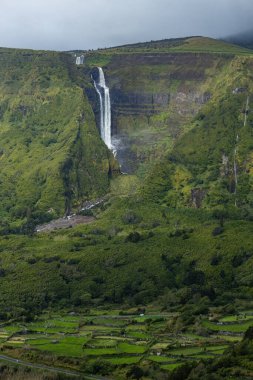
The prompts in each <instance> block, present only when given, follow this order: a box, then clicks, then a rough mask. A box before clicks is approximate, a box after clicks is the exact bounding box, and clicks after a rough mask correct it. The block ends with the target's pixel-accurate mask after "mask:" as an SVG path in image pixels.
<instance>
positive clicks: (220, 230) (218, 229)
mask: <svg viewBox="0 0 253 380" xmlns="http://www.w3.org/2000/svg"><path fill="white" fill-rule="evenodd" d="M223 232H224V229H223V228H222V227H215V228H214V230H213V231H212V235H213V236H218V235H221V234H222V233H223Z"/></svg>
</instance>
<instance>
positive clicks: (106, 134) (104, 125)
mask: <svg viewBox="0 0 253 380" xmlns="http://www.w3.org/2000/svg"><path fill="white" fill-rule="evenodd" d="M98 71H99V76H98V81H97V82H96V81H95V80H94V86H95V89H96V91H97V93H98V96H99V102H100V135H101V138H102V139H103V141H104V143H105V144H106V145H107V147H108V148H109V149H111V150H112V151H113V153H114V155H115V153H116V152H115V150H114V147H113V145H112V134H111V100H110V90H109V88H108V87H107V86H106V83H105V75H104V72H103V69H102V68H101V67H98Z"/></svg>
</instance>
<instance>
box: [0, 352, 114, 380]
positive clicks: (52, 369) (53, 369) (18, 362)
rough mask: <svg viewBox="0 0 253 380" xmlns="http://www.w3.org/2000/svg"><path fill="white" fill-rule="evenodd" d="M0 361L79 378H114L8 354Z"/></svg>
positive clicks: (0, 358) (84, 379) (0, 356)
mask: <svg viewBox="0 0 253 380" xmlns="http://www.w3.org/2000/svg"><path fill="white" fill-rule="evenodd" d="M0 361H4V362H8V363H12V364H15V365H19V366H23V367H30V368H34V369H40V370H45V371H49V372H54V373H62V374H64V375H69V376H72V377H73V378H77V379H83V380H112V379H109V378H106V377H101V376H95V375H85V374H83V373H81V372H77V371H70V370H67V369H63V368H56V367H49V366H47V365H44V364H35V363H31V362H26V361H24V360H20V359H14V358H12V357H10V356H7V355H0Z"/></svg>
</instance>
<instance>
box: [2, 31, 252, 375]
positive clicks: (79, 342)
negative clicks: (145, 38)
mask: <svg viewBox="0 0 253 380" xmlns="http://www.w3.org/2000/svg"><path fill="white" fill-rule="evenodd" d="M78 54H79V53H78ZM1 57H2V60H3V62H2V64H1V65H0V75H1V78H2V82H1V86H2V87H1V92H0V95H1V98H0V99H2V100H1V102H0V106H1V110H2V111H1V115H2V116H1V124H0V127H1V129H0V133H1V144H2V145H1V144H0V146H1V147H2V150H1V159H0V169H1V174H0V179H1V181H2V182H1V184H2V191H1V193H0V196H1V207H2V209H1V213H2V234H1V236H0V294H1V297H0V310H1V313H0V318H1V319H2V320H3V321H5V322H3V323H6V325H5V326H4V327H5V330H3V331H2V334H3V338H1V339H3V343H2V348H3V350H6V351H5V353H6V352H7V354H8V355H10V356H11V355H13V356H15V357H23V359H26V360H29V361H30V360H35V361H36V360H37V361H42V362H44V363H49V364H50V365H59V366H65V367H69V368H71V369H78V370H80V369H81V370H84V371H89V372H91V373H93V374H96V373H100V374H105V375H112V373H114V374H116V375H115V376H116V377H115V378H118V379H126V378H127V377H129V378H131V377H133V376H135V377H136V378H141V377H143V378H147V379H158V378H159V379H162V380H163V379H166V380H168V379H183V378H185V379H186V378H187V377H188V376H192V377H190V378H191V379H194V378H196V379H197V378H199V376H201V374H202V378H205V377H204V376H205V375H206V376H209V373H210V372H211V371H212V370H214V371H216V372H217V374H218V376H220V375H221V376H222V373H224V374H225V375H227V374H229V375H230V374H232V375H231V378H232V379H233V376H234V374H235V372H233V371H234V369H233V371H232V372H231V371H230V369H227V367H228V365H227V364H229V363H230V360H232V359H233V358H232V356H233V352H232V351H231V350H230V351H228V352H227V356H225V358H222V359H221V358H219V359H217V360H216V355H217V352H216V351H218V352H219V355H221V354H222V352H223V351H224V350H225V349H226V348H227V347H228V345H229V344H230V343H231V342H232V341H233V340H235V341H239V340H240V339H242V336H241V335H242V332H244V331H246V327H247V328H248V327H249V326H250V325H251V324H252V309H253V303H252V284H253V275H252V273H253V241H252V218H253V203H252V186H253V182H252V176H253V170H252V167H253V161H252V158H253V156H252V149H253V134H252V133H253V132H252V123H253V119H252V117H253V116H252V113H251V107H252V101H253V76H252V70H253V58H252V52H249V51H248V50H246V49H241V48H239V47H235V46H233V45H229V44H225V43H223V42H217V41H215V40H211V39H205V38H204V39H203V38H200V37H194V38H189V39H180V40H176V41H175V40H173V41H167V40H166V41H158V42H151V43H147V44H137V45H133V46H125V47H120V48H114V49H107V50H103V51H102V50H101V51H98V52H86V53H85V61H84V64H83V65H79V66H76V65H75V57H74V56H73V53H70V54H66V55H65V54H56V53H48V52H25V51H21V52H19V51H9V50H7V51H6V50H3V51H2V55H0V59H1ZM17 62H19V65H17ZM98 66H102V67H103V70H104V72H105V76H106V83H107V85H108V86H109V88H110V94H111V101H112V117H113V118H112V119H113V126H112V127H113V138H114V143H115V146H116V148H117V157H118V158H119V161H120V163H121V164H122V170H123V171H126V172H128V174H127V175H123V174H122V175H119V176H117V177H114V176H112V178H111V181H110V182H109V177H111V175H112V173H113V171H114V170H116V171H117V169H118V166H117V163H116V161H115V159H114V158H113V156H112V153H111V152H109V151H108V150H107V148H106V146H105V145H104V144H103V142H102V140H101V139H100V137H99V133H98V129H97V128H96V125H95V120H97V126H98V125H99V112H100V109H99V99H98V95H97V93H96V91H95V89H94V83H93V79H94V77H96V75H98V73H97V71H98V70H97V67H98ZM105 192H108V193H107V197H105V198H104V199H103V201H102V202H101V203H98V204H97V205H96V207H93V208H92V210H88V211H87V210H86V211H87V212H88V213H89V214H90V215H91V216H93V219H92V220H93V221H92V223H91V224H89V225H79V226H75V227H73V228H69V229H66V230H64V229H62V230H57V231H52V232H44V233H34V231H33V230H32V229H28V232H29V234H26V235H25V234H23V235H22V234H20V231H19V235H15V234H14V233H13V232H14V231H15V230H13V228H14V227H15V225H14V226H13V225H12V226H11V227H10V226H8V225H7V226H6V222H7V221H8V219H11V220H13V219H14V220H15V223H16V225H17V224H18V223H20V220H21V219H24V218H26V219H25V220H27V223H29V221H30V220H31V219H32V220H33V221H34V220H35V218H37V219H39V218H40V219H46V218H48V217H50V215H54V216H56V215H57V214H62V213H63V212H64V211H65V212H68V211H69V209H70V208H71V207H72V208H73V207H76V208H78V206H79V205H80V204H81V202H82V201H84V200H85V199H87V198H89V197H90V198H92V197H97V196H100V195H101V194H104V193H105ZM10 194H11V196H10ZM49 208H50V213H48V211H49ZM51 209H52V210H51ZM48 215H49V216H48ZM26 227H27V226H26ZM22 231H23V232H27V230H25V229H23V230H22ZM11 232H12V233H11ZM101 308H103V310H102V311H101V310H100V309H101ZM105 308H107V309H108V310H111V309H113V310H114V309H115V308H117V318H115V319H113V318H109V317H108V315H104V314H103V315H102V316H101V318H100V324H99V322H98V321H96V320H95V319H96V318H95V317H96V316H97V313H98V314H99V313H104V312H105V311H104V309H105ZM145 308H147V310H148V311H149V310H156V312H157V315H156V316H155V317H156V318H157V320H156V321H155V322H154V321H153V320H152V318H149V317H147V318H146V316H144V315H143V314H144V309H145ZM126 310H127V311H129V310H130V311H131V313H133V312H134V313H138V314H141V315H139V316H138V317H137V319H135V318H133V316H132V315H131V314H130V315H131V317H129V318H128V319H131V322H127V323H125V322H124V321H123V324H122V320H121V317H122V315H118V314H124V312H125V311H126ZM43 312H44V314H43ZM69 312H71V313H69ZM41 313H42V314H43V315H42V317H43V318H39V317H38V314H41ZM64 313H65V315H67V314H68V315H67V317H66V318H65V319H64V318H63V317H62V315H63V314H64ZM164 313H165V315H166V318H164ZM93 314H95V316H94V315H93ZM228 314H229V315H228ZM84 315H85V317H84V318H83V316H84ZM224 316H226V318H228V319H229V321H231V320H232V321H233V323H230V322H229V323H230V325H229V327H230V328H231V329H232V330H229V329H228V328H226V327H225V328H224V327H223V324H224V326H226V323H227V322H226V321H227V319H225V322H224V320H223V317H224ZM143 317H145V318H144V319H142V318H143ZM153 317H154V315H153ZM68 318H73V321H74V322H73V321H71V320H70V319H68ZM240 318H244V319H245V320H244V319H243V321H241V319H240ZM47 319H49V320H50V321H51V322H50V323H52V324H51V325H50V324H49V325H48V323H47ZM98 319H99V318H98ZM42 320H43V321H44V322H45V323H44V322H43V324H42ZM101 320H102V322H101ZM31 321H32V322H31ZM220 321H221V322H220ZM30 322H31V324H29V323H30ZM96 323H97V324H96ZM73 324H74V327H73ZM133 325H135V326H134V327H133ZM24 326H25V327H24ZM221 326H222V328H224V330H223V329H221ZM56 327H57V328H56ZM29 328H31V331H30V330H29ZM13 331H15V332H14V333H13ZM29 331H30V333H29ZM35 331H36V336H35ZM63 331H64V332H65V333H66V334H65V335H64V334H62V332H63ZM230 331H232V333H234V334H232V333H231V335H229V334H228V332H230ZM24 332H25V333H26V336H27V339H26V338H24V337H23V335H24ZM15 333H16V336H15V335H12V334H15ZM37 333H39V334H41V336H40V337H39V338H38V336H37ZM71 333H74V335H71ZM218 333H219V334H218ZM55 334H56V335H55ZM184 334H185V335H184ZM179 336H180V337H179ZM112 337H114V341H113V342H112ZM133 337H134V340H133ZM35 338H36V339H35ZM245 338H246V340H245V339H244V341H243V342H242V343H240V344H239V345H238V346H236V347H235V351H234V352H235V356H237V359H235V360H237V361H235V364H236V366H237V364H238V365H239V367H240V365H241V364H240V362H241V361H242V360H243V351H244V348H245V352H246V354H245V355H246V359H247V362H246V367H245V368H246V371H245V372H243V366H242V368H239V370H240V371H241V370H242V371H241V372H238V373H240V375H241V376H244V374H246V375H247V376H248V375H249V376H251V373H250V371H251V365H250V363H249V360H250V354H249V353H248V350H250V349H251V346H252V342H251V340H252V337H249V336H247V337H245ZM4 339H6V340H4ZM160 339H162V340H160ZM178 339H179V340H180V342H179V340H178ZM35 340H37V342H35ZM203 340H205V343H203ZM137 341H138V342H137ZM20 342H21V343H20ZM193 342H194V346H192V344H193ZM210 342H212V343H210ZM217 342H218V348H217V346H216V344H217ZM224 342H225V345H224ZM18 347H19V348H18ZM208 349H210V352H209V351H208ZM211 349H212V350H213V351H212V350H211ZM181 350H183V352H182V353H181ZM148 352H149V354H148ZM187 352H188V355H187ZM196 353H197V354H198V356H197V354H196ZM126 354H127V355H126ZM195 354H196V355H195ZM184 355H186V356H184ZM101 356H102V357H103V359H102V360H101ZM175 356H176V357H175ZM98 357H99V359H98ZM208 357H209V358H211V359H214V361H213V362H210V363H208V365H207V363H206V362H201V361H202V359H204V360H208ZM94 358H96V359H98V360H94ZM231 358H232V359H231ZM248 359H249V360H248ZM222 360H224V361H222ZM226 360H228V361H229V363H228V362H226ZM193 361H195V364H191V363H192V362H193ZM133 363H134V364H136V363H138V364H140V366H141V367H139V366H137V365H134V366H132V367H131V368H130V367H129V366H130V365H131V364H133ZM182 363H186V365H185V366H183V367H182V369H181V368H179V369H178V370H176V371H175V373H172V374H170V371H171V370H172V369H174V368H176V367H178V366H181V364H182ZM187 363H190V364H189V365H188V364H187ZM232 364H233V363H232ZM219 366H220V367H219ZM222 367H223V369H224V372H223V369H222ZM129 368H130V369H129ZM115 371H116V372H115ZM168 371H169V372H168ZM194 376H195V377H194ZM210 376H212V375H210ZM207 378H208V377H207ZM210 378H212V377H210ZM213 378H215V377H213ZM217 378H219V377H217ZM249 378H250V377H249Z"/></svg>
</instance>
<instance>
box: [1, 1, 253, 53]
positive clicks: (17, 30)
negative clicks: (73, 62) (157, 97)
mask: <svg viewBox="0 0 253 380" xmlns="http://www.w3.org/2000/svg"><path fill="white" fill-rule="evenodd" d="M252 16H253V0H0V46H2V47H3V46H4V47H20V48H33V49H51V50H72V49H96V48H99V47H109V46H115V45H120V44H125V43H132V42H139V41H150V40H155V39H163V38H173V37H183V36H189V35H204V36H211V37H223V36H227V35H229V34H234V33H237V32H240V31H245V30H247V29H252V19H253V17H252Z"/></svg>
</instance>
